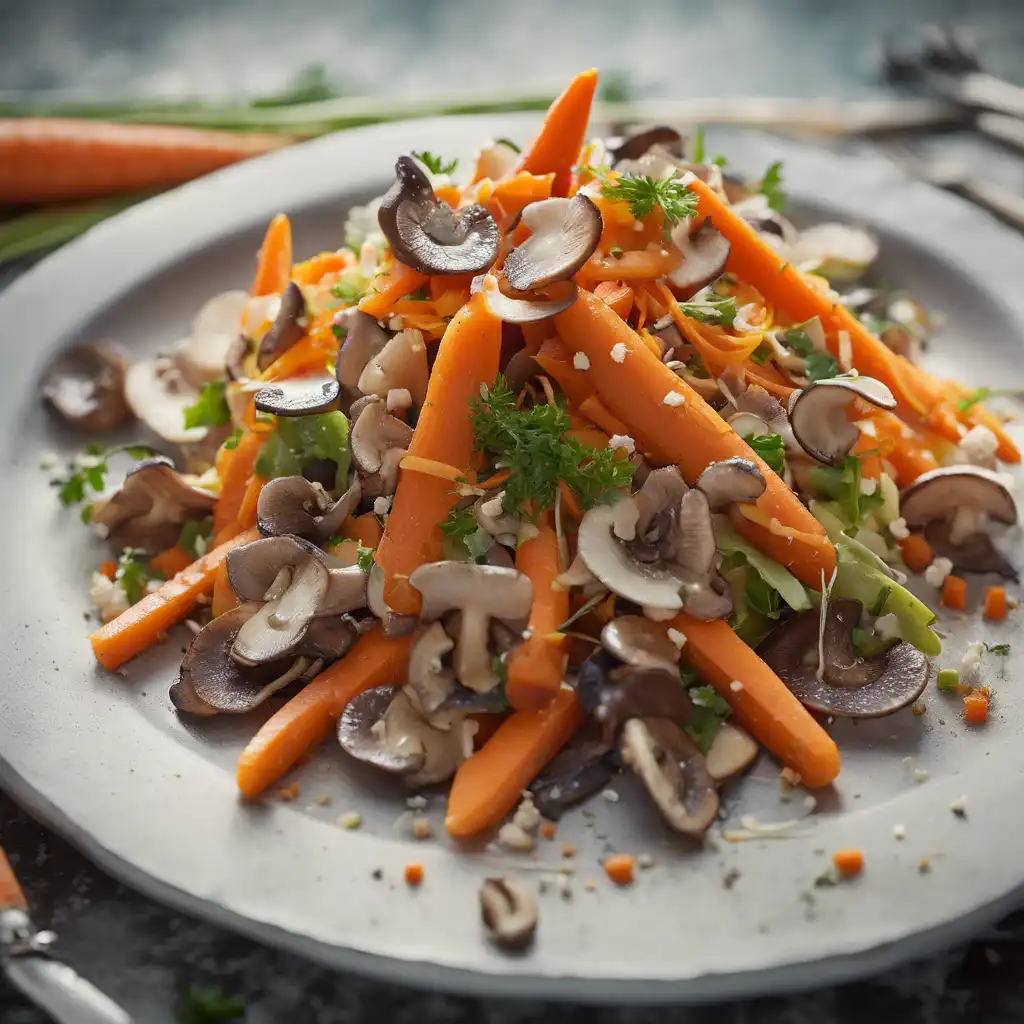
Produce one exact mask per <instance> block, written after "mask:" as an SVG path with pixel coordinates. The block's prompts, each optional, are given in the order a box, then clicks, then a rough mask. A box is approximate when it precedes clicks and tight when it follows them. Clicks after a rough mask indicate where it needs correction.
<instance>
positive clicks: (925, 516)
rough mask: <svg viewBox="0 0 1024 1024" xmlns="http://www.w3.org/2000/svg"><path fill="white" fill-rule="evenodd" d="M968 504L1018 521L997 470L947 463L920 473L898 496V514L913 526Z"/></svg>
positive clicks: (1002, 519)
mask: <svg viewBox="0 0 1024 1024" xmlns="http://www.w3.org/2000/svg"><path fill="white" fill-rule="evenodd" d="M963 507H970V508H974V509H977V510H978V511H979V512H984V513H986V514H987V515H988V516H989V517H990V518H992V519H995V520H997V521H998V522H1001V523H1010V524H1012V523H1016V522H1017V505H1016V503H1015V502H1014V500H1013V495H1012V494H1011V493H1010V491H1009V489H1008V488H1007V487H1006V485H1005V483H1003V481H1002V479H1001V478H1000V476H999V474H998V473H993V472H992V471H991V470H989V469H982V468H981V467H980V466H946V467H943V468H942V469H933V470H930V471H929V472H927V473H922V474H921V475H920V476H919V477H918V478H917V479H916V480H915V481H914V482H913V483H912V484H911V485H910V486H909V487H908V488H906V490H904V491H903V493H902V494H901V495H900V514H901V515H902V516H903V519H904V521H905V522H906V524H907V526H909V527H911V528H916V527H920V526H923V525H924V524H925V523H928V522H931V520H933V519H941V518H944V517H945V516H946V515H948V514H949V513H951V512H955V511H956V510H957V509H959V508H963Z"/></svg>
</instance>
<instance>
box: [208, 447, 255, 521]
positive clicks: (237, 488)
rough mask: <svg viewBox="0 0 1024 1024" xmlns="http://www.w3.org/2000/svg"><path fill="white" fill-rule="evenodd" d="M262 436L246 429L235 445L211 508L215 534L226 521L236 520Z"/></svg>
mask: <svg viewBox="0 0 1024 1024" xmlns="http://www.w3.org/2000/svg"><path fill="white" fill-rule="evenodd" d="M263 441H264V437H263V435H261V434H256V433H253V432H252V431H248V432H246V433H244V434H243V435H242V436H241V438H240V439H239V441H238V444H237V445H236V446H235V450H234V452H233V453H232V456H231V459H230V461H229V462H228V464H227V468H226V469H225V470H224V476H223V477H222V478H221V482H220V497H219V498H218V499H217V504H216V505H215V506H214V508H213V531H214V534H217V533H218V532H219V531H220V530H221V529H222V528H223V527H225V526H227V525H228V523H235V522H238V513H239V512H240V511H241V508H242V502H243V501H244V500H245V490H246V487H248V485H249V478H250V477H251V476H252V473H253V467H254V466H255V465H256V459H257V457H258V456H259V454H260V449H261V448H262V447H263Z"/></svg>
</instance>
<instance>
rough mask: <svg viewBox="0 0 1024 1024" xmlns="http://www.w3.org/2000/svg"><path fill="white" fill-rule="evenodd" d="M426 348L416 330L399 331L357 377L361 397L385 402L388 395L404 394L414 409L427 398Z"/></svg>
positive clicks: (428, 373) (427, 370)
mask: <svg viewBox="0 0 1024 1024" xmlns="http://www.w3.org/2000/svg"><path fill="white" fill-rule="evenodd" d="M429 375H430V371H429V369H428V367H427V345H426V342H425V341H424V340H423V335H422V334H421V333H420V332H419V331H417V330H412V329H410V330H405V331H399V332H398V333H397V334H396V335H395V336H394V337H393V338H391V339H390V340H389V341H388V343H387V344H386V345H385V346H384V347H383V348H382V349H381V350H380V352H378V353H377V355H375V356H373V357H371V359H370V361H369V362H368V363H367V364H366V366H365V367H364V369H363V372H362V373H361V374H360V375H359V381H358V384H357V386H358V388H359V390H360V391H361V392H362V393H363V394H364V395H377V396H378V397H380V398H384V399H386V398H387V397H388V392H389V391H395V390H405V391H408V392H409V394H410V395H411V396H412V401H413V404H414V405H415V406H416V408H417V409H419V408H421V407H422V406H423V402H424V399H425V398H426V397H427V378H428V377H429Z"/></svg>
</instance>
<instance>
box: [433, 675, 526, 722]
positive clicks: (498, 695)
mask: <svg viewBox="0 0 1024 1024" xmlns="http://www.w3.org/2000/svg"><path fill="white" fill-rule="evenodd" d="M438 710H440V711H458V712H460V713H462V714H465V715H505V714H508V712H509V711H511V710H512V706H511V705H510V704H509V702H508V697H506V696H505V691H504V690H503V689H502V688H501V687H500V686H496V687H494V689H493V690H488V691H487V692H486V693H477V692H476V690H470V689H469V688H468V687H466V686H463V685H462V684H461V683H456V684H455V685H454V686H453V687H452V692H451V693H449V694H448V696H447V697H445V699H444V703H443V704H442V705H441V707H440V708H439V709H438Z"/></svg>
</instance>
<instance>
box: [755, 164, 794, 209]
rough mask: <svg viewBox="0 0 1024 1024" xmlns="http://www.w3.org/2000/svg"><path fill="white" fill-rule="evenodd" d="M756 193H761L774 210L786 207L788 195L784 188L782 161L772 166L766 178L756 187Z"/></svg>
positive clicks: (765, 175) (766, 172)
mask: <svg viewBox="0 0 1024 1024" xmlns="http://www.w3.org/2000/svg"><path fill="white" fill-rule="evenodd" d="M754 191H755V192H760V193H761V194H762V195H763V196H764V197H765V198H766V199H767V200H768V205H769V206H770V207H771V208H772V209H773V210H783V209H785V207H786V202H787V198H786V193H785V192H784V191H783V188H782V161H781V160H776V161H775V163H773V164H771V165H770V166H769V168H768V170H767V171H765V172H764V177H763V178H761V180H760V182H758V184H757V185H756V186H755V187H754Z"/></svg>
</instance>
